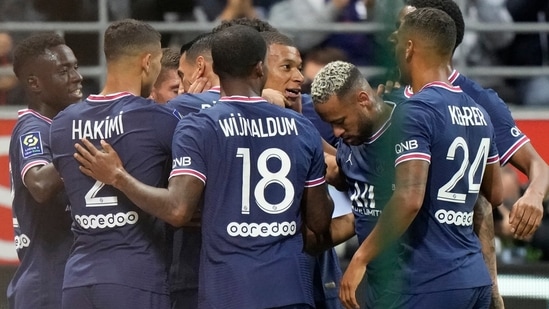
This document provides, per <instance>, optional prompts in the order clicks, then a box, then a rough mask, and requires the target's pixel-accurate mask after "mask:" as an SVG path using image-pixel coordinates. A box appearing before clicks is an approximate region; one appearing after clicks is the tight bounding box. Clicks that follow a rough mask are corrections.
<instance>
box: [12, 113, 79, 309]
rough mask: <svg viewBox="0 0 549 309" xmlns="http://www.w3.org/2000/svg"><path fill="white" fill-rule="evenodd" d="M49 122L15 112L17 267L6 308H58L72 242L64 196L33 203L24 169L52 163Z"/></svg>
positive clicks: (13, 137)
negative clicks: (16, 114)
mask: <svg viewBox="0 0 549 309" xmlns="http://www.w3.org/2000/svg"><path fill="white" fill-rule="evenodd" d="M50 125H51V119H49V118H47V117H45V116H42V115H41V114H39V113H37V112H35V111H33V110H31V109H24V110H20V111H19V113H18V119H17V123H16V124H15V127H14V129H13V132H12V135H11V141H10V150H9V159H10V173H11V187H12V194H13V203H12V213H13V227H14V232H15V248H16V250H17V255H18V257H19V261H20V265H19V267H18V268H17V271H16V272H15V275H14V277H13V279H12V281H11V282H10V285H9V287H8V298H9V302H10V308H61V287H62V284H63V271H64V269H65V263H66V261H67V257H68V256H69V251H70V247H71V245H72V240H73V236H72V232H71V223H72V220H71V217H70V213H69V209H70V207H69V204H68V199H67V197H66V195H65V192H64V191H62V192H60V193H58V194H57V195H56V196H55V197H54V198H52V199H51V200H49V201H47V202H45V203H38V202H36V201H35V200H34V198H33V197H32V195H31V194H30V192H29V190H28V189H27V187H26V186H25V183H24V178H25V174H26V173H27V171H28V170H29V169H31V168H32V167H35V166H43V165H46V164H48V163H51V161H52V154H51V151H50ZM31 296H32V297H31Z"/></svg>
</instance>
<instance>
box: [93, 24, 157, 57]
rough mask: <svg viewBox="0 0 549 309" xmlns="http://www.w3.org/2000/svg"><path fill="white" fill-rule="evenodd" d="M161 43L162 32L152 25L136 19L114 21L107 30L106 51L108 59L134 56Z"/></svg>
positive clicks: (105, 38)
mask: <svg viewBox="0 0 549 309" xmlns="http://www.w3.org/2000/svg"><path fill="white" fill-rule="evenodd" d="M157 45H160V33H159V32H158V31H156V30H155V29H154V28H153V27H152V26H151V25H149V24H147V23H145V22H142V21H138V20H135V19H130V18H128V19H123V20H120V21H116V22H113V23H112V24H110V25H109V27H108V28H107V30H105V37H104V52H105V57H106V58H107V61H109V60H115V59H117V58H119V57H121V56H133V55H137V54H139V53H140V52H143V51H148V50H151V51H152V50H153V48H154V47H155V46H157Z"/></svg>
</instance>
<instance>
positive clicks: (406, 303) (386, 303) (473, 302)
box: [376, 285, 492, 309]
mask: <svg viewBox="0 0 549 309" xmlns="http://www.w3.org/2000/svg"><path fill="white" fill-rule="evenodd" d="M491 298H492V286H491V285H488V286H482V287H477V288H471V289H459V290H448V291H441V292H433V293H423V294H395V293H387V294H385V295H384V300H382V301H381V303H382V305H381V306H380V307H379V308H385V309H389V308H395V309H396V308H399V309H414V308H444V309H488V308H490V301H491ZM376 308H377V307H376Z"/></svg>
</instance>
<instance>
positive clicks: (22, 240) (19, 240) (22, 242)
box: [14, 234, 30, 250]
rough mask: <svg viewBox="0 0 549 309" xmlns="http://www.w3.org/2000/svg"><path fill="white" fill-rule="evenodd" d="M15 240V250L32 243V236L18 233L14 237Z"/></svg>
mask: <svg viewBox="0 0 549 309" xmlns="http://www.w3.org/2000/svg"><path fill="white" fill-rule="evenodd" d="M14 242H15V250H21V249H23V248H25V247H28V246H29V245H30V238H29V237H28V236H27V235H25V234H21V235H16V236H15V237H14Z"/></svg>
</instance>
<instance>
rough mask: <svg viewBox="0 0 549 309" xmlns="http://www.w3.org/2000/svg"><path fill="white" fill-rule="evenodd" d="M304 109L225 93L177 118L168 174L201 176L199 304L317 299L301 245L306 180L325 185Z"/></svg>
mask: <svg viewBox="0 0 549 309" xmlns="http://www.w3.org/2000/svg"><path fill="white" fill-rule="evenodd" d="M311 127H312V124H311V122H310V121H308V120H307V119H306V118H305V117H303V116H302V115H300V114H298V113H296V112H294V111H292V110H288V109H281V108H280V107H278V106H275V105H272V104H270V103H268V102H266V101H264V100H263V99H262V98H259V97H252V98H248V97H240V96H233V97H222V98H221V99H220V100H219V101H218V103H217V104H216V105H215V106H213V107H211V108H209V109H205V110H202V111H201V112H199V113H195V114H191V115H188V116H186V117H183V119H182V120H181V122H180V123H179V125H178V127H177V129H176V132H175V136H174V144H173V158H174V162H173V169H172V172H171V176H170V177H177V176H178V175H191V176H194V177H197V178H199V179H200V180H202V181H203V182H204V183H205V188H204V206H203V210H202V233H203V243H202V254H201V260H200V286H199V307H200V308H271V307H280V306H285V305H291V304H309V305H310V306H314V302H313V290H312V282H313V280H312V271H313V266H314V264H313V258H312V257H311V256H309V255H307V254H305V253H303V252H302V251H303V240H302V236H301V234H300V230H301V221H302V218H301V207H300V203H301V197H302V193H303V189H304V187H313V186H317V185H320V184H323V183H324V181H325V180H324V172H325V167H324V156H323V151H322V144H321V138H320V135H319V134H318V132H317V131H316V130H314V129H311Z"/></svg>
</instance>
